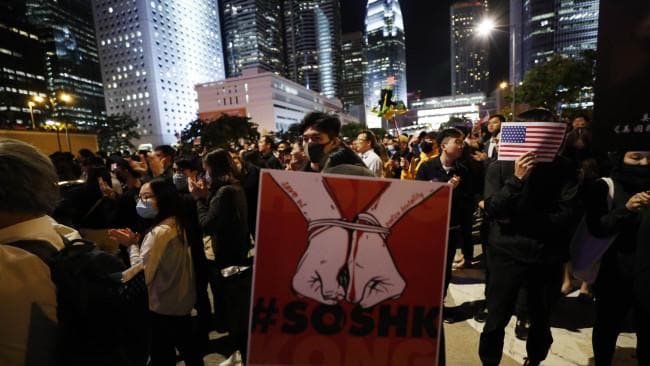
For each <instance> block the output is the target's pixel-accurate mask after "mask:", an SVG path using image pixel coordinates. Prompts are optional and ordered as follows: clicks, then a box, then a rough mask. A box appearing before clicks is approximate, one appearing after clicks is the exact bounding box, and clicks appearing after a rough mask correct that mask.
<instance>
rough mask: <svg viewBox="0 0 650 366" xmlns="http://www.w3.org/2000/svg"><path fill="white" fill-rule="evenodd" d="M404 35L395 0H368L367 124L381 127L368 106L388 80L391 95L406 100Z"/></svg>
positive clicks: (366, 43) (365, 83) (365, 82)
mask: <svg viewBox="0 0 650 366" xmlns="http://www.w3.org/2000/svg"><path fill="white" fill-rule="evenodd" d="M405 43H406V36H405V32H404V21H403V19H402V10H401V8H400V5H399V1H398V0H368V4H367V5H366V20H365V34H364V48H365V58H366V62H367V66H366V70H365V72H364V83H363V84H364V87H363V88H364V100H365V106H366V124H367V126H368V127H369V128H375V127H382V125H381V124H382V122H381V120H380V119H379V117H377V116H376V115H374V114H373V113H371V112H370V109H371V108H372V107H373V106H375V105H376V104H378V101H379V98H380V96H381V89H382V88H383V87H385V86H386V85H387V82H388V81H389V80H390V82H391V83H394V90H393V96H394V97H395V99H397V100H401V101H403V102H404V103H407V100H406V47H405Z"/></svg>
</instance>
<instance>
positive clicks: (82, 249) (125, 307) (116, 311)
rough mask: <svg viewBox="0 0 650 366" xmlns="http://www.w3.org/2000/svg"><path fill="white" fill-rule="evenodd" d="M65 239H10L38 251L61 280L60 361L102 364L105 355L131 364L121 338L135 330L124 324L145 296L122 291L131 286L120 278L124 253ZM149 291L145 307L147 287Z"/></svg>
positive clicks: (58, 283)
mask: <svg viewBox="0 0 650 366" xmlns="http://www.w3.org/2000/svg"><path fill="white" fill-rule="evenodd" d="M62 239H63V241H64V244H65V246H64V248H63V249H62V250H61V251H57V249H56V248H55V247H54V246H52V244H50V243H49V242H46V241H39V240H33V241H31V240H27V241H18V242H14V243H10V244H8V245H11V246H14V247H17V248H20V249H23V250H26V251H28V252H30V253H32V254H34V255H36V256H37V257H39V258H40V259H41V260H42V261H43V262H45V263H46V264H47V265H48V266H49V268H50V273H51V278H52V282H54V284H55V285H56V296H57V318H58V325H59V326H58V329H59V330H58V332H59V342H58V345H57V347H58V352H57V353H58V355H59V357H60V362H61V363H62V364H66V365H82V364H100V363H99V360H100V359H103V360H106V362H109V363H110V364H116V365H121V364H126V360H127V357H126V353H127V351H126V350H125V349H124V347H125V346H124V345H123V344H122V343H123V341H124V339H125V334H126V335H127V336H128V333H129V332H130V331H129V330H128V326H129V325H128V324H125V323H126V322H127V320H128V319H129V318H130V317H129V316H128V313H130V312H133V310H137V309H138V307H137V306H134V304H135V303H136V301H138V300H140V301H142V297H138V300H135V299H134V296H130V297H125V296H123V293H124V292H125V291H127V290H126V289H127V286H125V285H124V284H122V283H121V273H122V271H124V270H125V269H126V266H125V265H124V263H123V262H122V261H121V260H120V259H119V258H117V257H115V256H113V255H111V254H109V253H106V252H103V251H100V250H98V249H97V248H96V246H95V244H94V243H92V242H90V241H86V240H81V239H77V240H73V241H69V240H67V238H64V237H62ZM136 278H137V277H136ZM141 279H142V282H144V277H142V278H141ZM144 291H145V292H144V298H145V300H144V301H145V302H144V304H145V309H146V287H144ZM127 292H128V293H129V294H131V293H132V291H127ZM140 303H141V302H140Z"/></svg>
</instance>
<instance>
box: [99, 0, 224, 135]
mask: <svg viewBox="0 0 650 366" xmlns="http://www.w3.org/2000/svg"><path fill="white" fill-rule="evenodd" d="M93 5H94V6H93V8H94V12H95V20H96V21H95V26H96V28H97V41H98V43H99V56H100V59H101V62H102V78H103V81H104V85H105V88H106V106H107V111H108V114H109V115H113V114H122V113H124V114H128V115H130V116H131V117H133V118H137V119H138V121H139V127H140V132H141V134H142V141H143V142H151V143H154V144H159V143H173V142H175V141H176V140H177V139H176V136H175V135H176V134H177V133H179V132H180V131H181V130H182V129H183V127H184V126H185V125H186V124H187V123H189V122H190V121H192V120H194V119H195V118H196V116H197V108H198V106H197V103H196V92H195V90H194V85H196V84H199V83H204V82H208V81H214V80H221V79H223V78H224V77H225V75H224V74H225V73H224V63H223V52H222V46H221V31H220V27H219V12H218V7H217V0H167V1H160V0H151V1H137V2H115V1H111V0H94V1H93Z"/></svg>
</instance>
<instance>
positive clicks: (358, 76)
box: [341, 32, 366, 121]
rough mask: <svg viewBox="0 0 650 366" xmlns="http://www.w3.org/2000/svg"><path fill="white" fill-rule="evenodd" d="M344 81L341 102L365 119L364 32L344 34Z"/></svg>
mask: <svg viewBox="0 0 650 366" xmlns="http://www.w3.org/2000/svg"><path fill="white" fill-rule="evenodd" d="M341 53H342V57H343V82H342V87H341V102H343V108H344V109H345V111H346V112H348V113H350V114H352V115H353V116H356V117H357V118H359V119H360V120H364V121H365V108H364V103H363V102H364V101H363V71H364V70H365V68H366V61H365V58H364V53H363V33H361V32H355V33H348V34H344V35H343V37H342V40H341Z"/></svg>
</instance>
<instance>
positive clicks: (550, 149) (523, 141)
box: [499, 122, 566, 162]
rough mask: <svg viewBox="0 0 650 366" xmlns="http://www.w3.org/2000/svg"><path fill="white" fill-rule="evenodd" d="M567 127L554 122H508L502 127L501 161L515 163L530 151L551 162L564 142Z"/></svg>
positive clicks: (544, 160)
mask: <svg viewBox="0 0 650 366" xmlns="http://www.w3.org/2000/svg"><path fill="white" fill-rule="evenodd" d="M565 131H566V125H565V124H564V123H553V122H508V123H503V124H502V125H501V140H500V141H499V160H505V161H514V160H517V158H519V157H520V156H521V155H523V154H524V153H527V152H529V151H532V152H534V153H535V154H537V161H539V162H551V161H553V160H554V159H555V156H556V155H557V153H558V151H559V150H560V146H561V145H562V142H563V141H564V133H565Z"/></svg>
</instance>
